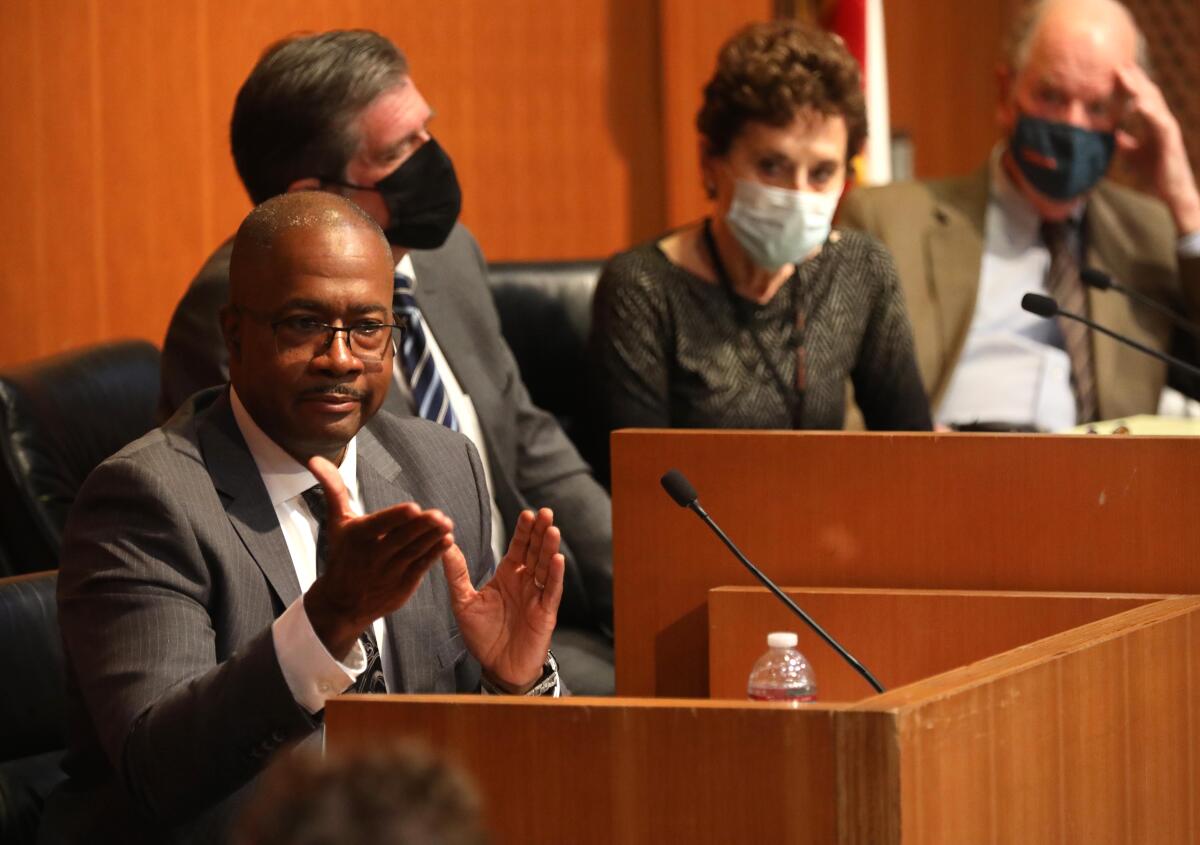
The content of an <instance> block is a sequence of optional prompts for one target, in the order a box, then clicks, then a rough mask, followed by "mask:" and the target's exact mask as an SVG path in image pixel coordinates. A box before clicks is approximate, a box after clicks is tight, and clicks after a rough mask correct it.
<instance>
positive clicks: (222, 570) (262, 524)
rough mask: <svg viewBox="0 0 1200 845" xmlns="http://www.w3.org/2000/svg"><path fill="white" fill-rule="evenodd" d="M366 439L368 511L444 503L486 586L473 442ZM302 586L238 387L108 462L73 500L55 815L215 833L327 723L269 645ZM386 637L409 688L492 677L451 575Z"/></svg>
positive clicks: (62, 601) (396, 425) (420, 424)
mask: <svg viewBox="0 0 1200 845" xmlns="http://www.w3.org/2000/svg"><path fill="white" fill-rule="evenodd" d="M358 444H359V446H358V449H359V452H358V473H359V484H360V488H361V495H362V498H363V504H364V506H365V507H366V509H367V510H368V512H370V511H374V510H377V509H379V508H381V507H385V506H387V505H390V504H393V503H395V502H400V501H406V500H413V501H417V502H419V503H420V504H422V505H423V506H426V507H437V508H441V509H442V510H443V511H444V512H445V513H447V514H448V515H449V516H450V517H451V518H452V519H453V520H454V524H455V532H454V534H455V538H456V540H457V542H458V544H459V545H460V546H461V547H462V549H463V553H464V554H465V555H466V557H467V561H468V565H469V566H470V569H471V574H472V580H474V581H475V582H476V584H477V585H478V584H479V583H481V582H482V581H483V580H484V579H485V578H486V577H487V575H488V574H489V573H490V572H491V569H492V565H493V560H492V555H491V552H490V546H489V543H490V540H489V536H488V535H489V526H490V517H489V504H488V496H487V488H486V486H485V484H484V478H483V470H482V467H481V464H480V461H479V457H478V455H477V454H476V452H475V449H474V447H473V446H472V445H471V444H470V442H469V441H468V440H467V439H466V438H465V437H463V436H461V435H459V434H456V433H454V432H451V431H449V430H448V429H446V428H444V427H442V426H438V425H434V424H432V423H428V422H426V421H424V420H420V419H412V418H409V419H403V420H402V419H399V418H396V417H393V416H391V415H390V414H388V413H386V412H382V413H380V414H379V415H378V416H376V418H375V419H374V420H372V421H371V422H370V423H368V425H367V426H366V427H365V428H364V429H363V430H362V431H360V432H359V435H358ZM299 595H300V588H299V584H298V583H297V580H296V574H295V570H294V568H293V565H292V562H291V558H290V556H289V554H288V550H287V546H286V544H285V542H284V539H283V534H282V532H281V531H280V529H279V524H278V520H277V518H276V516H275V511H274V508H273V507H272V505H271V503H270V500H269V499H268V497H267V493H266V488H265V486H264V485H263V482H262V478H261V477H260V475H259V474H258V471H257V468H256V466H255V464H254V461H253V458H252V457H251V455H250V453H249V451H248V449H247V448H246V446H245V443H244V441H243V440H242V437H241V434H240V432H239V431H238V428H237V425H236V423H235V422H234V419H233V414H232V411H231V409H230V406H229V400H228V394H227V392H226V390H225V389H224V388H216V389H212V390H209V391H205V392H202V393H200V394H197V395H196V396H195V397H193V399H192V400H191V401H190V402H189V403H188V405H186V406H185V407H184V408H183V409H181V410H180V412H179V413H178V414H176V415H175V416H174V417H173V418H172V419H171V420H170V421H169V422H168V423H167V424H166V425H165V426H163V427H162V428H161V429H157V430H155V431H153V432H151V433H150V434H148V435H146V436H145V437H143V438H142V439H140V440H138V441H137V442H135V443H133V444H131V445H130V446H128V447H126V448H125V449H123V450H122V451H121V452H120V453H118V454H117V455H115V456H113V457H112V458H110V459H109V460H108V461H106V462H105V463H104V464H102V465H101V466H100V467H99V468H98V469H97V470H96V471H95V472H94V473H92V475H91V476H90V477H89V478H88V480H87V482H86V483H85V485H84V487H83V490H82V491H81V492H80V495H79V498H78V500H77V501H76V503H75V506H74V508H73V510H72V513H71V517H70V520H69V522H68V525H67V532H66V539H65V544H64V551H63V559H62V565H61V572H60V575H59V586H58V604H59V620H60V624H61V627H62V635H63V644H64V649H65V654H66V659H67V666H68V699H69V706H70V712H69V714H68V722H69V736H68V749H69V753H68V758H67V762H66V763H65V764H64V768H66V769H67V771H68V773H69V774H70V775H71V779H70V780H69V781H68V784H67V786H66V787H65V788H63V789H62V790H60V794H56V795H55V796H54V797H53V798H52V799H51V802H50V807H49V808H48V813H49V814H50V815H51V816H54V815H57V816H58V817H59V818H58V819H57V820H56V821H59V822H61V821H62V818H63V817H64V815H65V816H69V817H70V818H71V821H72V822H73V824H72V825H71V827H72V828H74V829H75V830H77V831H78V833H80V834H84V835H85V838H86V839H88V840H89V841H101V838H100V835H102V834H99V832H101V831H107V832H109V834H110V835H112V834H115V833H116V831H118V830H119V831H121V837H122V839H123V840H124V841H130V840H136V839H137V837H136V836H135V835H134V831H135V830H136V831H140V832H141V833H142V835H143V837H144V838H146V839H149V840H152V841H160V842H161V841H185V840H189V839H191V840H195V841H214V840H215V839H218V838H219V837H220V831H221V830H223V828H224V827H225V825H226V823H227V821H228V818H229V816H230V815H231V814H232V812H233V810H234V808H235V806H236V804H237V800H236V798H232V797H231V796H233V795H234V793H235V792H237V791H238V790H240V789H242V788H243V787H244V786H246V785H247V784H248V783H250V782H251V781H252V780H253V778H254V777H255V775H256V774H257V773H258V772H259V770H260V769H261V768H262V766H263V765H264V763H265V761H266V759H267V757H268V756H269V755H270V753H271V752H272V751H274V750H275V749H276V748H278V747H279V746H280V745H282V744H285V743H288V742H293V741H297V740H300V739H303V738H305V737H306V736H308V735H310V734H312V733H314V731H315V730H316V729H317V728H318V727H319V723H320V719H319V717H317V718H316V719H314V718H313V717H311V716H309V714H308V713H307V712H306V711H304V710H303V708H301V707H300V706H299V705H298V704H297V703H296V702H295V700H294V699H293V698H292V695H291V693H290V691H289V690H288V687H287V684H286V682H285V681H284V678H283V675H282V673H281V670H280V668H279V662H278V660H277V658H276V655H275V650H274V646H273V642H272V638H271V627H270V626H271V622H272V621H273V620H274V619H275V618H276V617H277V616H278V615H279V614H280V613H282V611H283V610H284V608H286V607H287V606H288V605H289V604H290V603H291V602H292V601H293V600H295V599H296V598H297V597H298V596H299ZM388 630H389V637H390V643H391V654H392V659H393V661H394V662H393V665H392V666H391V669H392V672H391V676H392V677H393V678H396V679H398V684H397V685H396V686H398V687H399V689H397V690H396V691H401V692H414V691H421V692H453V691H455V690H460V691H468V690H475V689H477V688H478V683H479V667H478V664H477V663H476V662H475V661H474V660H473V659H472V658H470V657H469V655H468V654H467V653H466V651H465V649H464V647H463V643H462V639H461V637H460V635H459V633H458V630H457V626H456V624H455V620H454V617H453V615H452V613H451V610H450V602H449V596H448V587H447V584H446V581H445V577H444V575H443V573H442V571H441V568H440V567H434V568H433V569H431V570H430V571H429V573H428V574H427V575H426V576H425V578H424V579H423V581H422V583H421V586H420V588H419V589H418V591H417V593H416V594H415V595H414V596H413V598H412V599H411V600H410V601H409V602H408V603H407V604H406V605H405V606H404V607H403V608H401V609H400V610H399V611H397V612H396V613H394V614H392V615H391V616H390V617H389V619H388ZM48 827H49V829H51V830H53V829H54V828H55V825H54V824H51V825H49V826H48ZM98 834H99V835H98ZM51 838H53V837H51ZM63 838H64V837H63V835H61V834H60V835H59V836H58V839H59V841H61V840H62V839H63Z"/></svg>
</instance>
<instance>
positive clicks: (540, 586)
mask: <svg viewBox="0 0 1200 845" xmlns="http://www.w3.org/2000/svg"><path fill="white" fill-rule="evenodd" d="M533 586H535V587H537V588H538V589H539V590H544V589H546V585H545V584H543V583H542V582H541V581H539V580H538V579H537V576H536V575H535V576H533Z"/></svg>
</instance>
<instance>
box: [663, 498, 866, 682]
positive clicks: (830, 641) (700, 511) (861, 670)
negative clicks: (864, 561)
mask: <svg viewBox="0 0 1200 845" xmlns="http://www.w3.org/2000/svg"><path fill="white" fill-rule="evenodd" d="M686 507H687V508H688V509H690V510H692V511H695V513H696V516H698V517H700V518H701V519H702V520H704V524H705V525H707V526H708V527H709V528H711V529H712V531H713V533H714V534H716V535H717V537H719V538H720V540H721V542H722V543H724V544H725V548H727V549H729V551H731V552H733V555H734V557H736V558H737V559H738V560H739V561H741V564H742V566H744V567H746V569H748V570H750V574H751V575H753V576H754V577H755V578H757V579H758V580H759V581H760V582H761V583H762V585H763V586H764V587H766V588H767V589H768V590H770V591H771V592H772V593H774V594H775V597H776V598H777V599H779V600H780V601H782V602H783V603H784V604H786V605H787V606H788V609H790V610H791V611H792V613H794V614H796V615H797V616H799V617H800V619H801V621H803V622H804V624H805V625H807V626H808V627H809V628H811V629H812V630H813V633H815V634H816V635H817V636H818V637H820V638H821V639H823V640H824V641H825V643H826V644H827V645H828V646H829V647H830V648H832V649H833V650H834V651H836V652H837V653H838V654H839V655H841V657H842V659H843V660H845V661H846V662H847V663H849V664H850V666H851V668H853V669H854V671H856V672H858V674H860V675H862V676H863V678H864V679H865V680H866V682H867V683H868V684H870V685H871V687H872V689H874V690H875V692H883V691H884V689H883V685H882V684H880V683H879V681H877V680H875V676H874V675H872V674H871V673H870V672H869V671H868V670H867V667H866V666H863V665H862V664H861V663H859V662H858V659H857V658H855V657H854V655H852V654H850V652H848V651H846V649H845V648H843V647H842V644H841V643H839V642H838V641H837V640H835V639H834V638H833V637H831V636H829V634H827V633H825V629H824V628H822V627H821V626H820V625H818V624H817V623H816V620H814V619H813V618H812V617H811V616H809V615H808V614H807V613H805V612H804V610H803V609H801V607H800V605H798V604H796V603H795V602H794V601H792V600H791V598H789V597H788V595H787V594H786V593H784V592H783V590H781V589H779V587H777V586H776V585H775V582H774V581H772V580H771V579H770V578H768V577H767V576H766V575H764V574H763V573H762V571H761V570H759V568H758V567H757V566H755V565H754V564H753V563H751V562H750V560H749V559H748V558H747V557H746V556H745V555H744V554H742V552H741V550H740V549H739V548H738V547H737V546H735V545H734V543H733V541H732V540H730V539H729V537H728V536H726V534H725V532H724V531H722V530H721V527H720V526H719V525H717V523H716V522H714V521H713V519H712V517H710V516H709V515H708V514H707V513H706V512H705V510H704V508H702V507H700V502H699V501H697V500H692V501H691V502H689V503H688V504H687V506H686Z"/></svg>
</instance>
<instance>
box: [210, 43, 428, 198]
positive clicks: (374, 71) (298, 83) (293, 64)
mask: <svg viewBox="0 0 1200 845" xmlns="http://www.w3.org/2000/svg"><path fill="white" fill-rule="evenodd" d="M407 74H408V61H407V60H406V59H405V58H404V54H403V53H401V52H400V51H399V50H398V49H396V47H395V45H393V44H392V42H390V41H388V40H387V39H386V38H384V37H383V36H382V35H379V34H378V33H375V32H370V31H369V30H365V29H352V30H336V31H333V32H325V33H322V34H320V35H304V36H292V37H289V38H285V39H283V40H282V41H277V42H276V43H274V44H272V45H271V46H270V47H268V48H267V49H266V51H265V52H264V53H263V54H262V57H261V58H260V59H259V60H258V64H256V65H255V66H254V69H253V70H252V71H250V75H249V76H248V77H247V78H246V81H245V82H244V83H242V87H241V90H240V91H238V95H237V101H236V102H235V103H234V106H233V119H232V120H231V121H230V126H229V141H230V146H231V147H232V150H233V161H234V163H235V164H236V165H237V171H238V175H239V176H241V178H242V184H243V185H245V186H246V191H247V192H248V193H249V194H250V199H251V200H253V202H254V203H255V205H257V204H259V203H261V202H263V201H265V200H267V199H270V198H271V197H273V196H275V195H276V194H282V193H283V192H284V191H286V190H287V188H288V185H290V184H292V183H293V182H295V181H296V180H297V179H305V178H308V177H314V176H315V177H324V178H341V177H342V174H343V172H344V171H345V169H346V164H347V163H348V162H349V161H350V159H351V158H352V157H353V156H354V153H355V151H356V150H357V149H358V143H359V138H358V135H357V133H356V132H355V129H354V126H353V123H354V119H355V118H356V117H358V115H359V114H360V113H361V112H362V111H363V109H365V108H366V107H367V106H368V105H370V103H371V102H372V101H373V100H374V99H375V98H376V97H378V96H379V95H380V94H382V93H384V92H385V91H387V90H388V89H390V88H393V87H395V86H396V85H397V84H399V83H400V82H401V81H402V80H403V79H404V77H405V76H407Z"/></svg>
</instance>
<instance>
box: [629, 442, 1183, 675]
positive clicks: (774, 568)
mask: <svg viewBox="0 0 1200 845" xmlns="http://www.w3.org/2000/svg"><path fill="white" fill-rule="evenodd" d="M672 467H676V468H678V469H680V470H682V471H683V472H684V474H686V475H687V476H688V477H689V478H690V479H691V480H692V482H693V484H694V485H695V486H696V488H697V490H698V491H699V493H700V501H701V503H702V504H703V505H704V507H705V508H707V510H708V512H709V513H710V514H712V516H713V517H714V518H715V519H716V520H717V522H719V523H720V525H721V526H722V527H723V528H724V530H725V531H726V533H727V534H729V536H730V537H732V538H733V540H734V541H735V542H736V543H738V544H739V545H740V546H741V548H742V550H743V551H744V552H745V553H746V554H747V555H748V556H749V558H750V560H752V561H753V562H755V563H756V564H757V565H758V566H759V567H760V568H762V569H763V570H764V571H765V572H767V574H769V575H771V576H772V577H773V578H774V579H775V580H776V581H777V582H779V583H781V584H784V585H787V586H805V587H879V588H909V589H951V590H968V589H969V590H1039V591H1072V592H1102V593H1170V594H1177V593H1191V592H1200V567H1197V566H1196V560H1197V559H1200V534H1198V533H1197V532H1196V530H1195V514H1196V513H1200V490H1198V489H1197V487H1196V485H1195V483H1194V482H1193V479H1194V478H1196V477H1200V447H1198V445H1197V441H1196V440H1194V439H1189V438H1149V437H1147V438H1138V437H1119V436H1112V437H1067V436H1050V435H1041V436H1035V435H978V434H838V433H819V432H704V431H674V432H666V431H660V432H651V431H624V432H618V433H616V434H614V435H613V479H614V480H613V559H614V578H615V584H614V598H615V608H616V663H617V691H618V692H619V693H620V694H622V695H685V696H704V695H706V694H707V691H708V677H707V676H708V654H707V645H706V643H707V637H708V635H707V630H708V621H707V611H706V609H705V605H706V602H707V592H708V590H710V589H712V588H713V587H721V586H756V585H757V582H756V581H755V580H754V579H753V578H752V576H751V575H750V574H749V573H747V572H746V571H745V570H744V569H742V567H741V566H740V564H738V562H737V561H736V560H735V559H734V558H733V557H732V556H731V555H730V554H729V552H728V551H727V550H726V549H725V548H724V547H723V546H722V545H721V544H720V542H719V541H718V540H717V539H716V538H715V537H713V536H712V534H711V533H710V532H709V530H708V529H707V528H706V527H705V526H704V525H702V524H700V522H699V520H698V519H697V518H696V516H695V515H694V514H692V513H689V512H687V511H686V510H683V509H681V508H680V507H678V506H677V505H676V504H675V503H674V502H673V501H672V500H671V499H670V498H669V497H668V496H667V494H666V493H664V492H663V490H662V488H661V487H660V485H659V477H660V476H661V475H662V473H664V472H665V471H666V470H667V469H670V468H672Z"/></svg>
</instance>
